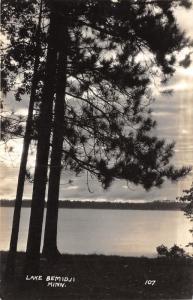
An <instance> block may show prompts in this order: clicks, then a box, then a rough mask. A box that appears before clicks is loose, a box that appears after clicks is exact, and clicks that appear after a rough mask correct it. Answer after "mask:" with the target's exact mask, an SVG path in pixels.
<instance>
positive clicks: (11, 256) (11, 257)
mask: <svg viewBox="0 0 193 300" xmlns="http://www.w3.org/2000/svg"><path fill="white" fill-rule="evenodd" d="M41 20H42V0H41V2H40V12H39V19H38V25H37V32H36V56H35V61H34V69H33V78H32V87H31V95H30V101H29V109H28V117H27V122H26V129H25V134H24V140H23V151H22V156H21V162H20V169H19V176H18V183H17V191H16V199H15V208H14V214H13V223H12V232H11V240H10V248H9V253H8V257H7V264H6V271H5V275H6V277H12V276H13V275H14V273H15V254H16V251H17V243H18V235H19V224H20V214H21V205H22V198H23V191H24V183H25V175H26V165H27V158H28V151H29V145H30V141H31V128H32V121H33V109H34V103H35V97H36V90H37V85H38V76H37V73H38V67H39V56H40V47H41V41H40V30H41Z"/></svg>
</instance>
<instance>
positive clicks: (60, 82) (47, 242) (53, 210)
mask: <svg viewBox="0 0 193 300" xmlns="http://www.w3.org/2000/svg"><path fill="white" fill-rule="evenodd" d="M61 29H62V30H61V37H60V46H61V48H60V50H59V57H58V65H57V76H56V81H57V82H56V100H55V112H54V128H53V140H52V152H51V165H50V174H49V187H48V201H47V214H46V224H45V234H44V247H43V254H44V256H46V257H47V258H51V259H54V257H57V256H58V254H59V251H58V249H57V222H58V203H59V188H60V175H61V160H62V150H63V135H64V121H65V120H64V114H65V89H66V72H67V71H66V68H67V51H68V50H67V48H68V46H67V45H68V32H67V24H65V19H64V18H63V19H62V20H61Z"/></svg>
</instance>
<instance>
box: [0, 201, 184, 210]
mask: <svg viewBox="0 0 193 300" xmlns="http://www.w3.org/2000/svg"><path fill="white" fill-rule="evenodd" d="M14 205H15V201H14V200H4V199H3V200H0V207H14ZM30 206H31V200H23V202H22V207H30ZM185 206H186V204H185V203H181V202H175V201H165V202H164V201H153V202H146V203H136V202H135V203H122V202H96V201H84V202H83V201H70V200H64V201H62V200H61V201H59V208H78V209H122V210H183V208H184V207H185ZM45 207H46V204H45Z"/></svg>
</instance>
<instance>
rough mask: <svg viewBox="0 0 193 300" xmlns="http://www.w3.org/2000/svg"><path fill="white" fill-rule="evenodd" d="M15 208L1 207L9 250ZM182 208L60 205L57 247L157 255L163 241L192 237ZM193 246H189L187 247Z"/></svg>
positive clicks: (0, 242)
mask: <svg viewBox="0 0 193 300" xmlns="http://www.w3.org/2000/svg"><path fill="white" fill-rule="evenodd" d="M29 215H30V209H29V208H22V216H21V226H20V233H19V244H18V250H22V251H25V249H26V241H27V232H28V226H29ZM12 216H13V208H7V207H1V208H0V226H1V228H0V232H1V236H0V250H8V248H9V240H10V233H11V226H12ZM190 228H191V223H190V221H189V220H188V219H187V218H186V217H185V216H184V214H183V212H182V211H158V210H155V211H153V210H103V209H60V210H59V221H58V248H59V250H60V252H62V253H71V254H75V253H76V254H91V253H92V254H93V253H97V254H106V255H110V254H114V255H124V256H142V255H144V256H149V257H152V256H155V255H156V247H157V246H158V245H161V244H164V245H166V246H168V247H171V246H173V245H174V243H175V244H177V245H179V246H183V247H184V246H185V245H186V244H188V243H189V242H190V241H191V239H192V237H191V234H190V232H189V231H188V230H189V229H190ZM186 250H190V248H186Z"/></svg>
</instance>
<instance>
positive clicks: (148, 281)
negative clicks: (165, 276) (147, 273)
mask: <svg viewBox="0 0 193 300" xmlns="http://www.w3.org/2000/svg"><path fill="white" fill-rule="evenodd" d="M155 283H156V280H146V282H145V285H154V284H155Z"/></svg>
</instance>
